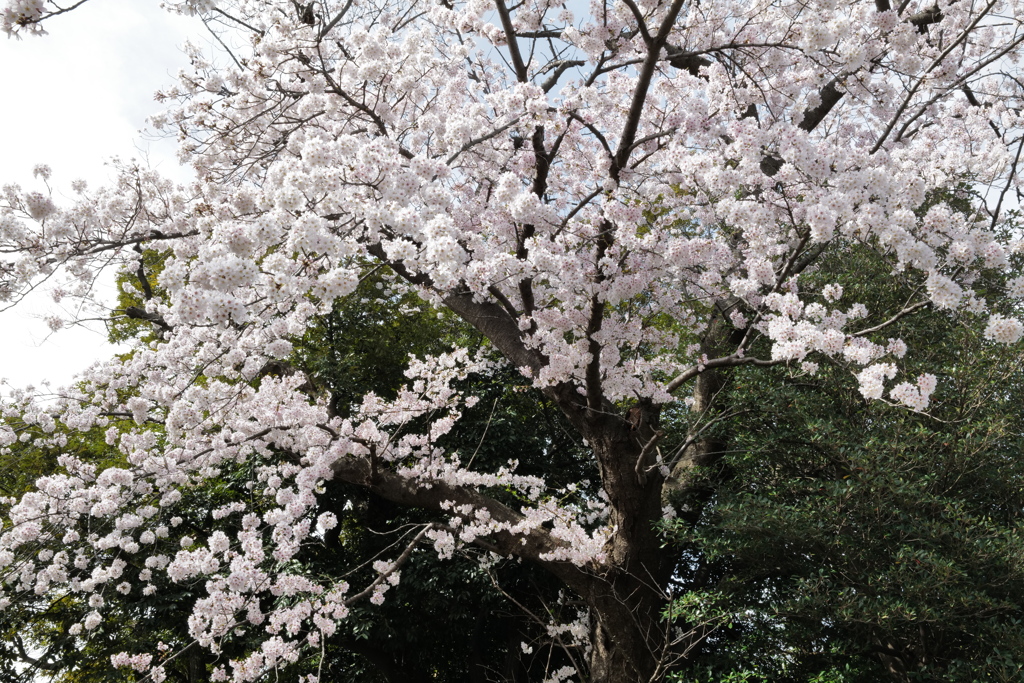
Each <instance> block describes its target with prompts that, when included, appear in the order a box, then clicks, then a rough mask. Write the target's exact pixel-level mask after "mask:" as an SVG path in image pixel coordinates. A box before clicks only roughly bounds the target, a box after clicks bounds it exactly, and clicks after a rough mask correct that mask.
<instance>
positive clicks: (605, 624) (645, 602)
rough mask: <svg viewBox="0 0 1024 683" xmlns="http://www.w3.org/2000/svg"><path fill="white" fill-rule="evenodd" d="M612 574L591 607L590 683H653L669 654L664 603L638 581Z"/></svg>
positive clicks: (592, 601)
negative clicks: (661, 616) (650, 682)
mask: <svg viewBox="0 0 1024 683" xmlns="http://www.w3.org/2000/svg"><path fill="white" fill-rule="evenodd" d="M615 573H616V572H609V575H608V576H606V577H602V578H604V579H605V581H604V585H603V586H601V587H599V588H598V590H596V591H595V593H594V594H593V595H591V596H589V599H588V600H587V602H588V604H589V605H590V640H591V645H592V650H591V652H590V678H589V682H590V683H647V682H648V681H651V680H652V679H653V678H654V676H655V675H656V673H657V672H658V670H659V668H660V666H659V665H660V663H661V661H662V658H663V656H664V654H665V653H664V652H663V650H664V647H663V644H664V642H665V639H664V637H663V634H664V629H665V626H666V625H665V624H663V623H661V619H660V612H661V609H662V607H663V606H664V600H663V599H662V597H661V595H660V591H658V590H657V589H656V588H655V587H653V586H652V585H651V584H650V583H649V582H648V583H646V584H645V583H644V582H642V581H640V580H639V579H638V578H637V577H633V576H628V575H625V574H619V575H618V576H615Z"/></svg>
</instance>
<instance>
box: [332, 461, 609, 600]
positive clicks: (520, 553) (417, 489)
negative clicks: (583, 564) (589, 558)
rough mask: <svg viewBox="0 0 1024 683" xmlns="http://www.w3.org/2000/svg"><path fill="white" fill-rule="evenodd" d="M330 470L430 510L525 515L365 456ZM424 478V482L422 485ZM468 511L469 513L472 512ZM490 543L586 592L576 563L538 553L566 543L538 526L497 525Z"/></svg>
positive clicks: (503, 519)
mask: <svg viewBox="0 0 1024 683" xmlns="http://www.w3.org/2000/svg"><path fill="white" fill-rule="evenodd" d="M332 469H333V470H334V475H335V476H336V477H338V478H339V479H341V480H342V481H346V482H348V483H350V484H355V485H356V486H362V487H364V488H366V489H367V490H369V491H371V492H372V493H375V494H376V495H378V496H380V497H381V498H383V499H385V500H389V501H391V502H392V503H396V504H398V505H405V506H407V507H413V508H419V509H422V510H432V511H434V512H438V513H446V514H451V511H450V509H446V508H447V507H448V506H449V505H450V504H454V505H455V506H462V505H468V506H469V507H470V508H471V509H472V510H473V511H474V513H475V512H476V511H478V510H485V511H486V512H487V514H488V515H490V519H492V520H494V521H496V522H498V523H501V524H508V525H518V524H522V523H523V522H524V521H525V518H524V517H523V516H522V515H520V514H519V513H517V512H515V511H514V510H512V509H511V508H509V507H508V506H506V505H504V504H502V503H499V502H498V501H496V500H494V499H493V498H489V497H487V496H485V495H483V494H481V493H479V492H477V491H473V490H471V489H467V488H462V487H457V486H452V485H451V484H448V483H446V482H443V481H437V480H434V481H430V482H425V481H414V480H411V479H407V478H406V477H402V476H400V475H398V474H396V473H394V472H390V471H387V470H381V469H379V468H377V469H376V470H375V468H373V466H372V465H371V463H370V461H369V460H368V459H366V458H358V457H346V458H342V459H341V460H339V461H338V462H336V463H335V464H334V466H333V468H332ZM427 484H429V486H430V487H429V488H427V486H426V485H427ZM472 514H473V513H470V516H469V517H468V519H473V520H475V519H476V518H475V517H473V516H472ZM491 538H492V541H493V543H494V547H495V548H497V549H498V550H499V551H500V552H501V553H504V554H505V555H508V556H515V557H522V558H524V559H527V560H529V561H531V562H533V563H535V564H537V565H538V566H540V567H543V568H544V569H546V570H547V571H549V572H551V573H552V574H554V575H555V576H556V577H558V578H559V579H561V580H562V581H564V582H565V583H566V584H567V585H568V586H570V587H572V588H573V589H575V590H578V591H580V593H581V595H585V594H586V590H587V587H588V585H589V583H590V579H589V577H588V575H587V574H586V573H585V572H584V571H583V570H582V569H580V568H579V567H576V566H574V565H572V564H570V563H568V562H555V561H552V560H545V559H542V558H541V556H542V555H544V554H546V553H551V552H553V551H555V550H558V549H560V548H565V547H566V543H565V542H564V541H560V540H558V539H556V538H554V537H552V536H551V534H549V533H548V532H547V531H546V530H545V529H543V528H536V527H534V528H531V529H530V530H529V531H524V532H522V533H512V532H509V531H498V532H496V533H495V534H493V535H492V537H491Z"/></svg>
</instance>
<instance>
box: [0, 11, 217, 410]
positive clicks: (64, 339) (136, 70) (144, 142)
mask: <svg viewBox="0 0 1024 683" xmlns="http://www.w3.org/2000/svg"><path fill="white" fill-rule="evenodd" d="M46 28H47V30H48V31H49V35H45V36H42V37H32V36H28V37H26V38H24V39H22V40H17V39H13V38H12V39H6V38H5V37H4V36H2V35H0V93H3V95H2V96H0V131H3V136H2V142H0V184H7V183H18V184H20V185H21V186H22V187H24V188H26V189H29V188H35V187H37V185H38V183H37V181H35V180H34V179H33V178H32V167H33V166H34V165H35V164H38V163H45V164H49V165H50V166H51V167H52V169H53V177H52V178H51V184H52V185H53V186H54V187H55V189H57V191H58V193H59V192H60V188H64V189H65V190H66V188H67V186H68V184H69V183H70V182H71V181H72V180H74V179H77V178H83V179H85V180H87V181H88V182H89V184H90V185H91V186H93V187H95V186H99V185H102V184H104V183H105V182H106V179H107V178H108V171H107V169H106V167H105V165H104V162H105V161H106V160H108V159H110V158H111V157H114V156H119V157H121V158H126V159H127V158H133V157H134V158H143V157H145V158H148V161H149V163H150V165H152V166H153V167H154V168H156V169H158V170H159V171H161V172H162V173H164V174H165V175H168V176H170V177H171V178H174V179H177V180H186V179H187V178H188V173H187V172H186V171H185V170H184V169H181V168H179V167H178V166H177V163H176V161H175V159H174V150H175V144H174V142H173V141H170V140H158V141H154V140H152V139H151V138H149V137H147V136H144V135H143V134H141V133H140V130H141V129H144V128H145V125H146V124H145V119H146V117H147V116H149V115H150V114H153V113H155V112H156V111H158V110H159V108H160V105H159V104H158V103H156V102H154V101H153V93H154V92H155V91H156V90H158V89H159V88H161V87H164V86H166V85H169V84H170V83H171V82H172V81H173V79H174V75H175V74H176V73H177V72H178V70H179V69H181V68H182V67H184V66H186V65H187V60H186V58H185V57H184V55H183V54H182V53H181V50H180V47H181V46H182V45H183V44H184V42H185V40H186V39H187V38H188V37H189V36H194V37H195V38H196V39H198V40H204V39H203V37H202V31H203V30H204V29H203V27H202V25H201V24H200V23H198V21H197V20H195V19H189V18H185V17H180V16H175V15H171V14H168V13H167V12H166V11H164V10H161V9H160V8H159V2H157V0H92V1H91V2H88V3H86V4H85V5H83V6H82V7H80V8H79V9H77V10H75V11H73V12H71V13H70V14H67V15H63V16H59V17H56V18H54V19H53V20H51V21H50V22H48V23H47V24H46ZM204 42H205V41H204ZM39 189H43V188H39ZM57 201H58V204H59V203H61V200H60V197H59V196H58V197H57ZM108 289H109V290H110V292H111V293H112V288H110V287H108ZM53 310H56V308H55V304H53V302H52V301H51V300H49V298H48V297H46V296H34V297H32V299H31V300H30V301H26V302H23V303H22V305H19V306H18V307H16V308H15V309H13V310H10V311H6V312H4V313H0V377H3V378H7V380H8V381H9V382H10V383H11V384H12V385H14V386H24V385H26V384H36V385H37V386H38V384H39V383H40V382H41V381H42V380H44V379H48V380H50V381H51V382H52V383H53V384H54V386H60V385H63V384H66V383H68V382H69V381H70V380H71V379H72V377H73V375H74V374H75V373H77V372H79V371H81V370H83V369H85V368H86V367H87V366H88V365H90V364H91V363H92V362H93V361H95V360H97V359H100V358H108V357H109V356H110V355H111V354H112V353H113V351H114V349H113V347H111V346H109V345H108V344H107V343H106V336H105V332H104V330H103V328H102V326H97V327H96V328H95V329H93V330H91V331H90V330H86V329H81V328H75V329H69V330H62V331H61V332H58V333H57V334H55V335H51V336H49V338H47V336H48V334H49V329H48V328H47V327H46V325H45V323H43V322H42V320H41V319H40V317H41V315H42V313H43V312H45V311H53ZM3 393H6V392H3Z"/></svg>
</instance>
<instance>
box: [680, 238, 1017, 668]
mask: <svg viewBox="0 0 1024 683" xmlns="http://www.w3.org/2000/svg"><path fill="white" fill-rule="evenodd" d="M846 253H847V257H846V258H847V259H850V256H849V254H850V250H847V251H846ZM853 253H854V258H853V260H852V261H850V260H848V261H847V262H845V263H837V262H836V260H835V257H831V258H829V257H826V259H825V260H824V262H823V265H822V267H821V269H820V270H819V272H818V273H817V274H815V275H814V277H820V278H821V279H822V281H824V282H835V281H839V282H840V283H841V284H843V286H844V288H845V289H846V290H847V291H848V292H851V291H853V292H855V294H854V297H855V298H856V300H870V298H873V299H874V300H876V301H878V303H879V305H878V307H877V308H878V309H879V310H884V309H883V306H882V305H881V304H883V303H888V304H890V305H891V304H893V303H894V302H895V303H902V302H903V301H907V300H908V299H909V295H910V292H911V288H912V287H913V283H907V289H904V290H900V289H898V288H894V289H893V290H890V291H879V290H878V288H877V287H876V286H875V285H874V283H875V282H877V281H879V280H878V279H877V278H876V277H875V275H876V274H878V273H880V272H881V271H882V270H883V269H886V268H888V267H889V265H888V264H887V263H885V261H884V260H883V259H882V258H880V257H879V256H878V255H877V254H875V253H874V252H872V250H870V249H869V248H868V247H861V248H860V249H859V251H858V250H854V251H853ZM869 297H870V298H869ZM869 308H870V306H869ZM889 310H891V307H890V309H889ZM879 322H881V321H880V320H879V321H874V320H870V319H869V320H867V321H865V322H864V327H865V328H868V327H872V326H873V325H876V324H878V323H879ZM886 336H890V337H900V338H902V339H904V340H905V341H906V342H907V344H908V345H909V346H910V347H911V348H912V349H913V350H914V354H913V356H912V358H913V360H912V361H911V360H909V359H910V357H909V356H908V360H907V361H906V362H904V363H903V367H901V371H902V372H904V373H905V375H904V376H905V377H907V378H913V377H916V376H917V374H918V373H920V372H922V371H924V370H927V371H930V372H933V373H935V374H937V375H939V389H938V391H937V392H936V394H935V395H934V396H933V397H932V401H933V402H932V406H931V407H930V408H929V411H928V414H927V415H923V414H918V413H914V412H912V411H910V410H908V409H906V408H902V407H894V406H889V405H886V404H885V403H883V402H879V401H872V402H868V401H865V400H864V399H863V398H862V397H861V396H860V394H859V392H858V390H857V388H856V381H855V380H854V379H853V377H852V375H851V371H855V370H856V368H855V367H849V366H846V365H844V364H843V363H842V362H839V361H836V362H830V363H826V364H823V365H822V367H821V368H820V369H819V371H818V372H817V374H815V375H814V376H808V375H806V374H803V373H800V372H798V371H797V370H796V368H786V367H777V368H772V369H770V370H768V371H765V370H763V369H758V370H745V369H744V370H740V371H737V372H735V373H733V374H732V375H731V376H730V377H729V379H728V382H727V384H726V387H725V389H724V390H723V392H722V396H721V397H720V399H719V405H720V406H727V407H728V410H729V411H732V412H733V413H734V415H735V416H734V417H732V418H731V419H727V420H723V421H722V423H721V424H719V425H716V427H717V429H716V430H713V431H714V433H713V434H712V437H713V438H714V439H716V440H718V441H719V442H720V443H723V444H727V446H726V448H727V453H726V454H725V456H724V458H723V459H722V462H721V463H720V464H718V465H717V466H716V468H715V469H714V471H711V470H710V469H709V470H708V471H705V472H703V476H705V477H706V478H707V480H708V486H709V487H711V486H712V485H713V486H715V487H716V489H715V494H714V499H713V501H712V504H710V505H708V506H707V507H706V508H705V509H704V512H703V514H702V516H701V517H700V519H699V520H698V521H697V522H696V523H695V524H690V523H687V522H684V521H682V520H679V521H676V522H675V523H674V524H669V525H667V528H668V530H669V537H670V538H672V539H673V541H674V543H676V544H677V547H678V548H679V550H680V553H681V556H682V562H681V564H680V568H679V570H678V578H679V579H680V584H681V586H682V587H683V588H684V589H685V590H688V591H697V594H698V595H700V596H702V599H703V601H702V604H701V606H700V609H701V610H703V611H704V612H705V613H708V614H712V615H714V616H715V617H716V621H715V622H714V623H716V624H717V625H718V628H716V629H715V630H714V631H712V632H711V633H710V634H709V635H708V638H707V639H706V641H705V642H704V643H703V646H702V647H701V648H700V650H699V651H698V652H695V653H694V656H693V657H692V659H691V662H690V665H689V666H687V667H686V668H685V670H684V671H682V672H680V673H679V674H678V676H679V677H678V680H680V681H683V680H685V681H707V682H708V683H711V682H712V681H714V682H717V681H721V680H751V681H773V682H774V681H778V682H780V683H781V682H790V681H792V682H793V683H796V682H800V683H804V682H807V683H809V682H811V681H816V682H825V681H828V682H829V683H832V682H839V681H842V682H843V683H869V682H870V683H873V682H875V681H883V680H891V681H901V682H902V681H906V682H910V681H915V682H916V681H922V682H923V681H934V682H938V681H956V682H960V681H962V682H963V683H973V682H974V681H996V680H1007V681H1008V680H1020V675H1021V671H1022V667H1024V656H1022V655H1021V654H1020V653H1021V652H1024V649H1022V647H1021V646H1022V644H1024V624H1022V623H1021V614H1022V610H1024V526H1022V522H1024V459H1022V458H1021V452H1022V448H1024V375H1022V373H1021V364H1022V362H1024V360H1022V358H1021V357H1020V355H1019V351H1016V350H1014V349H1008V348H1005V347H998V346H994V345H992V344H989V343H987V342H985V340H984V339H982V338H981V334H980V331H979V323H978V322H977V320H975V319H974V318H972V317H971V316H969V315H964V316H961V317H958V318H953V319H950V317H949V316H948V315H946V314H942V313H939V312H933V311H924V312H922V313H921V314H919V315H916V316H911V317H908V318H906V319H904V320H901V321H899V322H898V323H897V324H896V325H894V326H892V327H890V328H887V329H886V330H885V333H884V336H882V337H881V338H880V339H876V340H875V341H876V342H878V343H882V344H884V343H885V337H886ZM722 410H723V411H724V410H725V408H722ZM678 502H679V503H681V504H685V503H686V501H678ZM691 600H692V599H691ZM677 607H678V609H679V613H678V616H679V621H680V622H681V623H693V621H695V619H694V617H693V616H692V615H691V614H690V612H692V609H689V610H688V608H687V605H686V604H684V603H677ZM673 616H676V615H673Z"/></svg>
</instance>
